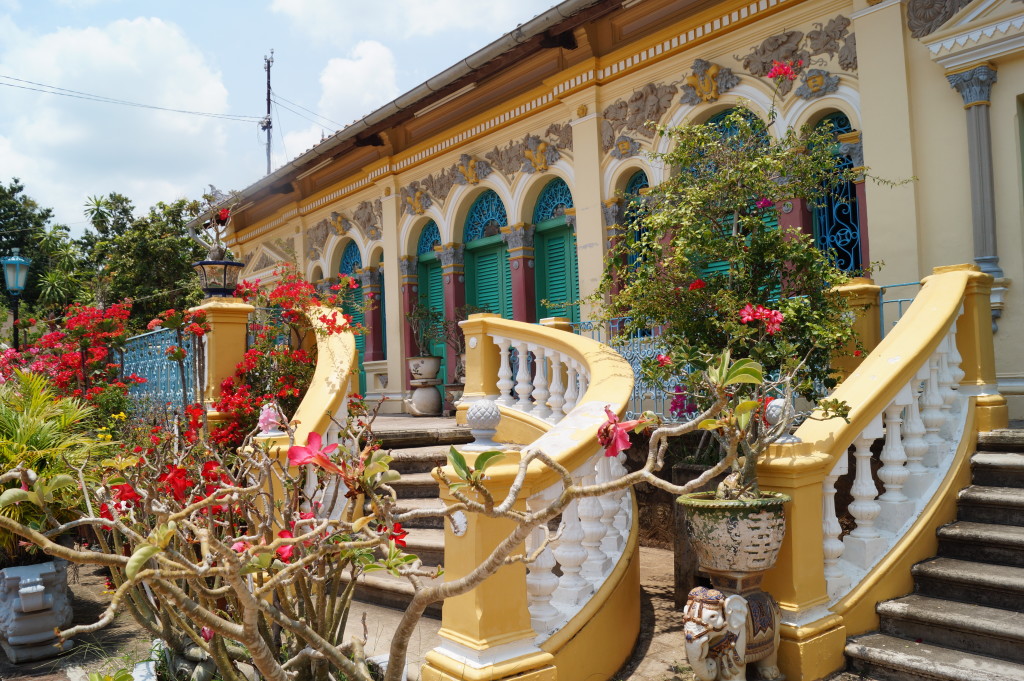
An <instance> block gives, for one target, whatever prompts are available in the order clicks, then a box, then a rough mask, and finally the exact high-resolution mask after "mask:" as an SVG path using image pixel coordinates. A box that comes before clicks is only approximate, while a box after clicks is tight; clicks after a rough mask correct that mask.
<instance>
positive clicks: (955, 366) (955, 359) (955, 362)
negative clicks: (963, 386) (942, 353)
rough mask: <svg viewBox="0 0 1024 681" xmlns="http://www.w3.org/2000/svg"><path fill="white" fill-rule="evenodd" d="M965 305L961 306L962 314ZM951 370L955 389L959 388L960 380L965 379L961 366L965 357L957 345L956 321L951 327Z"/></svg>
mask: <svg viewBox="0 0 1024 681" xmlns="http://www.w3.org/2000/svg"><path fill="white" fill-rule="evenodd" d="M963 310H964V308H963V306H962V305H961V306H960V314H963ZM949 338H950V342H949V370H950V373H952V374H953V389H954V390H959V388H960V381H962V380H964V376H965V373H964V370H963V367H962V366H961V365H962V364H963V362H964V358H963V357H962V356H961V355H960V348H958V347H957V346H956V321H955V320H954V321H953V325H952V326H951V327H950V328H949Z"/></svg>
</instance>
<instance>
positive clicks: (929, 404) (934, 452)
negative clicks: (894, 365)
mask: <svg viewBox="0 0 1024 681" xmlns="http://www.w3.org/2000/svg"><path fill="white" fill-rule="evenodd" d="M942 404H943V402H942V394H941V393H940V392H939V360H938V358H937V357H936V356H935V355H932V356H931V357H929V358H928V378H927V379H925V388H924V394H923V395H921V420H922V421H923V422H924V428H925V431H926V434H925V436H924V439H925V442H927V443H928V455H927V456H925V458H924V465H925V466H927V467H928V468H935V467H936V466H938V465H939V458H940V456H941V454H942V450H943V449H945V447H946V443H945V441H944V440H943V439H942V436H941V435H939V431H940V430H941V429H942V424H943V423H944V422H945V420H946V419H945V415H944V414H943V413H942Z"/></svg>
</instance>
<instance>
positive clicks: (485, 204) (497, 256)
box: [462, 189, 512, 319]
mask: <svg viewBox="0 0 1024 681" xmlns="http://www.w3.org/2000/svg"><path fill="white" fill-rule="evenodd" d="M507 225H508V216H507V214H506V213H505V204H503V203H502V202H501V197H499V196H498V195H497V194H496V193H495V192H494V191H493V190H491V189H488V190H487V191H485V192H484V193H482V194H481V195H480V196H478V197H477V198H476V200H475V201H474V202H473V205H472V206H470V208H469V215H467V216H466V222H465V224H464V225H463V230H462V239H463V242H464V243H465V244H466V301H467V302H468V303H470V304H471V305H477V306H479V307H485V308H487V309H488V310H490V311H491V312H493V313H495V314H500V315H501V316H502V317H504V318H505V319H512V272H511V270H510V269H509V264H508V249H507V248H506V246H505V242H504V241H503V240H502V237H501V228H502V227H505V226H507Z"/></svg>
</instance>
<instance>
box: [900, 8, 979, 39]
mask: <svg viewBox="0 0 1024 681" xmlns="http://www.w3.org/2000/svg"><path fill="white" fill-rule="evenodd" d="M970 1H971V0H909V2H907V28H909V29H910V35H911V36H913V37H914V38H923V37H925V36H926V35H928V34H929V33H933V32H934V31H935V30H936V29H938V28H939V27H940V26H942V25H943V24H944V23H946V22H947V21H949V20H950V19H952V18H953V15H954V14H956V13H957V12H959V11H960V10H961V9H963V8H964V7H966V6H967V5H968V4H969V3H970Z"/></svg>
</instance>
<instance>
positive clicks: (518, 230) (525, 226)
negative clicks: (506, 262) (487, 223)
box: [501, 222, 534, 251]
mask: <svg viewBox="0 0 1024 681" xmlns="http://www.w3.org/2000/svg"><path fill="white" fill-rule="evenodd" d="M533 231H534V227H533V225H531V224H529V223H526V222H520V223H518V224H515V225H509V226H508V227H502V228H501V238H502V240H503V241H504V242H505V244H506V245H507V246H508V249H509V251H519V250H523V249H526V248H529V249H531V250H532V249H533Z"/></svg>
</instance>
